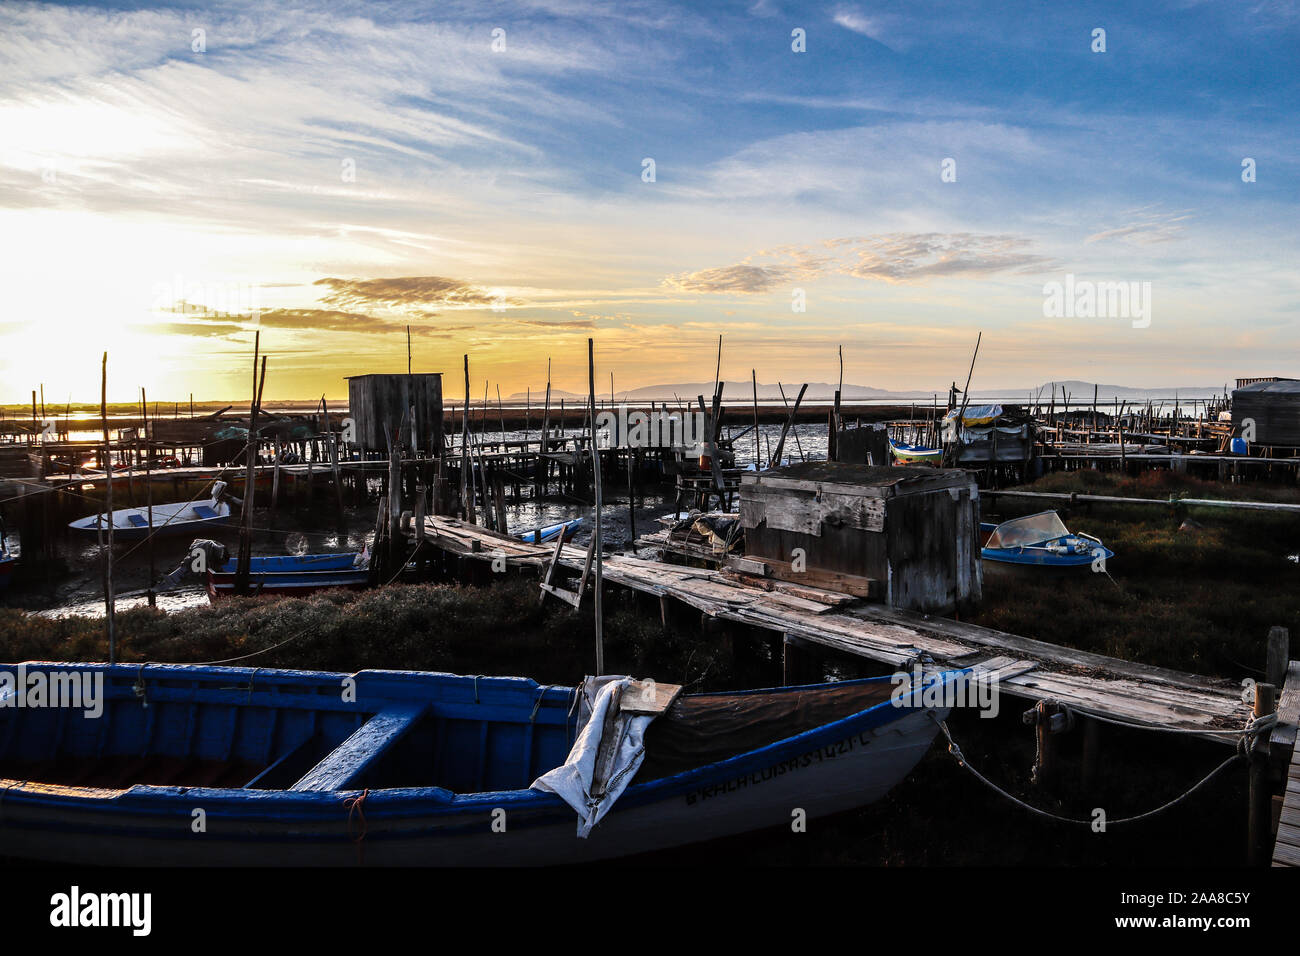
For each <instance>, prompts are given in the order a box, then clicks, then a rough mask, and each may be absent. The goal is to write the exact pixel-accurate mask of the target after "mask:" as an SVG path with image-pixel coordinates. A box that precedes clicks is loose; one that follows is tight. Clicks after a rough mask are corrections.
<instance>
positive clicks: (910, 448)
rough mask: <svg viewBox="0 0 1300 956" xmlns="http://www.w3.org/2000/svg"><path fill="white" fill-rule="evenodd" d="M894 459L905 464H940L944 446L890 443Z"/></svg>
mask: <svg viewBox="0 0 1300 956" xmlns="http://www.w3.org/2000/svg"><path fill="white" fill-rule="evenodd" d="M889 450H890V453H891V454H892V455H893V456H894V460H895V461H898V462H900V463H902V464H904V465H938V464H940V463H941V462H942V461H943V449H942V448H925V447H922V446H919V445H901V444H895V443H893V442H890V443H889Z"/></svg>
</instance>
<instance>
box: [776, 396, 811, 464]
mask: <svg viewBox="0 0 1300 956" xmlns="http://www.w3.org/2000/svg"><path fill="white" fill-rule="evenodd" d="M806 391H808V383H807V382H804V384H803V385H802V386H801V387H800V389H799V394H798V395H796V396H795V399H794V408H792V409H791V410H790V415H789V417H788V418H786V420H785V423H784V424H783V425H782V426H781V437H780V438H778V439H777V442H776V451H775V452H774V453H773V455H772V467H776V466H778V465H780V464H781V454H782V452H783V451H784V450H785V434H786V432H787V431H789V430H790V426H792V425H793V424H794V420H795V416H796V415H798V414H799V403H800V402H802V401H803V395H804V392H806Z"/></svg>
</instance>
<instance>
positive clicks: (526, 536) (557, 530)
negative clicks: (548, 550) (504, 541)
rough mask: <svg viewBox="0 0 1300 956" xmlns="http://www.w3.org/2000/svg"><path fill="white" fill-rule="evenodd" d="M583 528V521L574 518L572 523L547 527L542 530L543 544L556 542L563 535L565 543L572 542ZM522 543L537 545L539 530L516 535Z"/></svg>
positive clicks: (561, 523)
mask: <svg viewBox="0 0 1300 956" xmlns="http://www.w3.org/2000/svg"><path fill="white" fill-rule="evenodd" d="M581 527H582V519H581V518H574V519H573V520H572V521H562V522H560V523H559V524H552V525H547V526H546V527H544V528H542V529H541V532H542V542H543V543H545V542H547V541H554V540H555V539H556V538H557V537H559V536H561V535H563V537H564V540H565V541H572V540H573V536H574V535H575V534H577V532H578V529H580V528H581ZM515 537H516V538H518V539H519V540H520V541H526V542H528V543H529V544H536V543H537V529H536V528H534V529H533V530H532V531H527V532H525V533H523V534H517V535H515Z"/></svg>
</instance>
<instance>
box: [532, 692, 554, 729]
mask: <svg viewBox="0 0 1300 956" xmlns="http://www.w3.org/2000/svg"><path fill="white" fill-rule="evenodd" d="M556 686H558V685H557V684H547V685H546V686H545V687H543V688H542V689H541V690H540V691H539V692H538V694H537V703H535V704H533V712H532V713H531V714H529V715H528V722H529V723H530V724H531V723H533V722H534V721H536V720H537V712H538V711H539V710H541V709H542V700H543V698H545V697H546V692H547V691H548V690H550V689H551V688H552V687H556Z"/></svg>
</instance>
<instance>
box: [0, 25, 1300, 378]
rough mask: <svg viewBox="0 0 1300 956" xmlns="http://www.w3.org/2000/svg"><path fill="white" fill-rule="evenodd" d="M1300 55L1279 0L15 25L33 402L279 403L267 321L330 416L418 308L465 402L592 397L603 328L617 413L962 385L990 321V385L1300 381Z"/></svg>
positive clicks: (399, 343) (13, 337)
mask: <svg viewBox="0 0 1300 956" xmlns="http://www.w3.org/2000/svg"><path fill="white" fill-rule="evenodd" d="M1098 31H1104V33H1099V32H1098ZM1297 50H1300V6H1297V4H1296V3H1294V2H1285V0H1284V2H1275V3H1239V2H1232V0H1215V2H1205V3H1199V2H1174V3H1142V4H1132V5H1116V4H1109V3H1079V4H1068V5H1066V4H1055V3H1050V2H1022V3H1017V2H1005V3H957V2H951V0H947V2H928V0H912V2H905V3H868V2H860V3H854V2H845V3H838V2H832V3H829V4H798V5H795V4H786V3H780V2H777V0H757V2H755V0H742V2H738V3H719V4H709V3H699V2H691V3H680V4H678V3H670V2H637V0H631V2H618V3H608V2H592V0H573V2H566V0H539V2H520V3H492V2H480V0H476V2H467V3H427V4H405V3H400V4H399V3H374V2H365V3H354V2H349V0H331V2H329V3H314V2H310V0H308V2H303V3H298V4H295V5H294V6H293V8H292V9H289V8H287V7H283V6H281V5H278V4H262V3H241V2H224V3H223V2H217V3H202V4H197V3H196V4H189V3H182V4H168V5H158V6H153V5H149V6H145V5H136V4H116V3H111V4H60V5H42V4H28V3H5V4H3V5H0V402H25V401H27V400H28V399H29V397H30V393H31V390H32V389H34V388H38V387H39V386H42V385H43V386H44V389H45V395H46V398H47V400H48V401H51V402H56V401H57V402H60V403H61V402H62V401H63V400H65V399H66V398H70V399H71V400H73V401H90V400H94V399H97V398H98V390H99V372H100V358H101V354H102V353H103V352H104V351H105V350H107V351H108V353H109V397H110V400H122V401H130V400H132V399H133V398H135V397H137V396H138V394H139V389H140V388H141V387H145V388H146V389H147V390H148V394H149V396H150V398H151V399H154V398H157V399H161V400H163V401H166V400H169V399H171V400H175V399H181V400H184V399H185V398H186V397H187V396H188V395H189V394H191V393H193V394H194V395H195V398H196V399H197V400H206V399H224V398H231V399H235V398H242V399H244V400H246V399H247V396H248V393H249V390H250V387H251V366H252V347H253V337H254V334H255V331H260V337H261V348H262V350H263V352H264V353H266V354H268V355H269V360H268V371H267V379H266V390H265V397H266V398H268V399H271V400H282V399H292V398H298V399H304V398H306V399H309V398H312V397H313V396H316V397H319V396H320V395H328V396H329V397H331V398H337V397H339V396H344V395H346V383H345V381H344V376H346V375H352V374H364V373H370V372H404V371H405V370H406V367H407V338H406V336H407V331H406V330H407V328H408V326H409V328H410V331H411V351H412V362H413V367H414V369H415V370H416V371H442V372H444V373H446V378H445V389H444V391H445V394H446V395H447V396H448V397H449V398H453V399H454V398H456V397H459V396H461V395H463V391H464V385H463V378H462V371H461V367H462V355H464V354H466V353H468V354H469V356H470V366H471V369H470V375H471V379H472V383H473V384H472V387H471V393H472V394H474V395H475V397H476V398H477V397H479V396H481V393H482V390H483V385H484V382H490V383H491V384H492V386H493V389H494V390H495V388H496V387H499V388H500V389H501V391H502V393H503V394H506V395H508V394H511V393H514V392H522V391H524V390H525V388H531V389H532V390H533V392H534V393H535V392H537V391H538V389H539V388H542V387H544V385H545V382H546V377H547V364H548V361H549V362H550V363H551V366H552V373H551V374H552V378H553V381H554V384H555V386H556V387H557V388H563V389H568V390H571V391H578V392H582V391H585V386H586V378H587V341H586V340H587V339H588V338H589V337H590V338H592V339H594V340H595V349H596V358H597V375H598V383H599V387H600V388H602V389H603V388H605V387H606V385H607V383H608V380H609V375H610V374H611V373H612V374H613V375H614V376H615V381H616V385H617V387H618V388H619V389H620V390H621V389H623V388H634V387H640V386H646V385H653V384H660V383H671V382H682V381H701V380H706V379H709V378H710V377H711V375H712V374H713V372H714V363H715V360H716V348H717V340H718V336H719V335H721V336H722V337H723V354H722V375H723V377H724V378H727V379H736V380H747V379H749V377H750V371H751V369H753V370H754V371H755V373H756V375H757V377H758V380H759V381H760V382H775V381H778V380H780V381H785V382H798V381H835V380H836V379H837V377H838V376H839V354H838V349H839V347H841V346H842V347H843V353H844V373H843V375H844V381H846V382H850V383H854V384H858V385H869V386H875V387H878V388H887V389H900V390H901V389H927V390H928V389H931V388H942V387H943V386H945V385H946V384H947V383H948V382H950V381H952V380H954V379H956V380H958V381H959V382H960V381H961V380H962V379H964V377H965V373H966V371H967V366H968V364H969V362H970V356H971V350H972V348H973V347H974V344H975V339H976V335H977V333H980V332H982V333H983V340H982V344H981V347H980V355H979V362H978V364H977V367H976V372H975V377H974V379H973V383H972V387H974V388H1000V387H1006V388H1013V387H1014V388H1027V387H1031V386H1034V385H1037V384H1041V383H1044V382H1050V381H1054V380H1058V381H1059V380H1066V379H1077V380H1083V381H1099V382H1105V383H1112V384H1122V385H1129V386H1138V387H1166V386H1168V387H1176V386H1179V385H1183V386H1207V385H1208V386H1214V385H1222V384H1223V383H1230V382H1231V381H1232V380H1233V379H1234V378H1236V377H1238V376H1257V375H1283V376H1296V377H1300V351H1298V350H1297V349H1296V347H1295V346H1296V341H1297V336H1296V333H1297V324H1298V322H1300V280H1298V279H1297V273H1296V264H1297V261H1300V258H1298V257H1297V241H1296V237H1297V223H1300V216H1298V215H1297V213H1298V212H1300V209H1298V206H1300V191H1298V190H1297V183H1298V182H1300V178H1298V177H1300V151H1298V150H1297V148H1296V147H1297V136H1296V131H1297V129H1300V123H1298V122H1297V121H1298V120H1300V108H1298V107H1300V95H1298V94H1300V80H1298V74H1300V67H1297V65H1296V61H1297V57H1296V51H1297ZM1116 283H1124V284H1125V285H1124V286H1123V289H1124V290H1125V291H1130V290H1131V295H1129V296H1126V297H1125V298H1127V300H1128V301H1124V300H1123V299H1121V298H1119V297H1118V293H1116V292H1115V290H1116V289H1117V288H1118V286H1116V285H1113V284H1116ZM1054 288H1055V289H1057V290H1060V289H1065V290H1068V291H1066V292H1065V298H1067V299H1069V300H1070V306H1071V307H1069V308H1065V309H1062V308H1060V301H1061V297H1060V296H1057V297H1056V299H1055V301H1056V305H1053V295H1052V294H1051V292H1052V290H1053V289H1054ZM1108 288H1109V289H1110V292H1109V293H1107V292H1106V291H1105V290H1106V289H1108ZM1087 290H1101V291H1100V292H1099V294H1098V295H1097V296H1096V297H1095V299H1093V298H1092V297H1091V295H1090V293H1089V292H1088V291H1087ZM1077 296H1082V298H1078V299H1077V302H1076V297H1077ZM1090 299H1091V301H1092V303H1093V304H1092V305H1091V306H1090V305H1089V300H1090ZM1075 305H1077V306H1078V308H1075V307H1074V306H1075Z"/></svg>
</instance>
